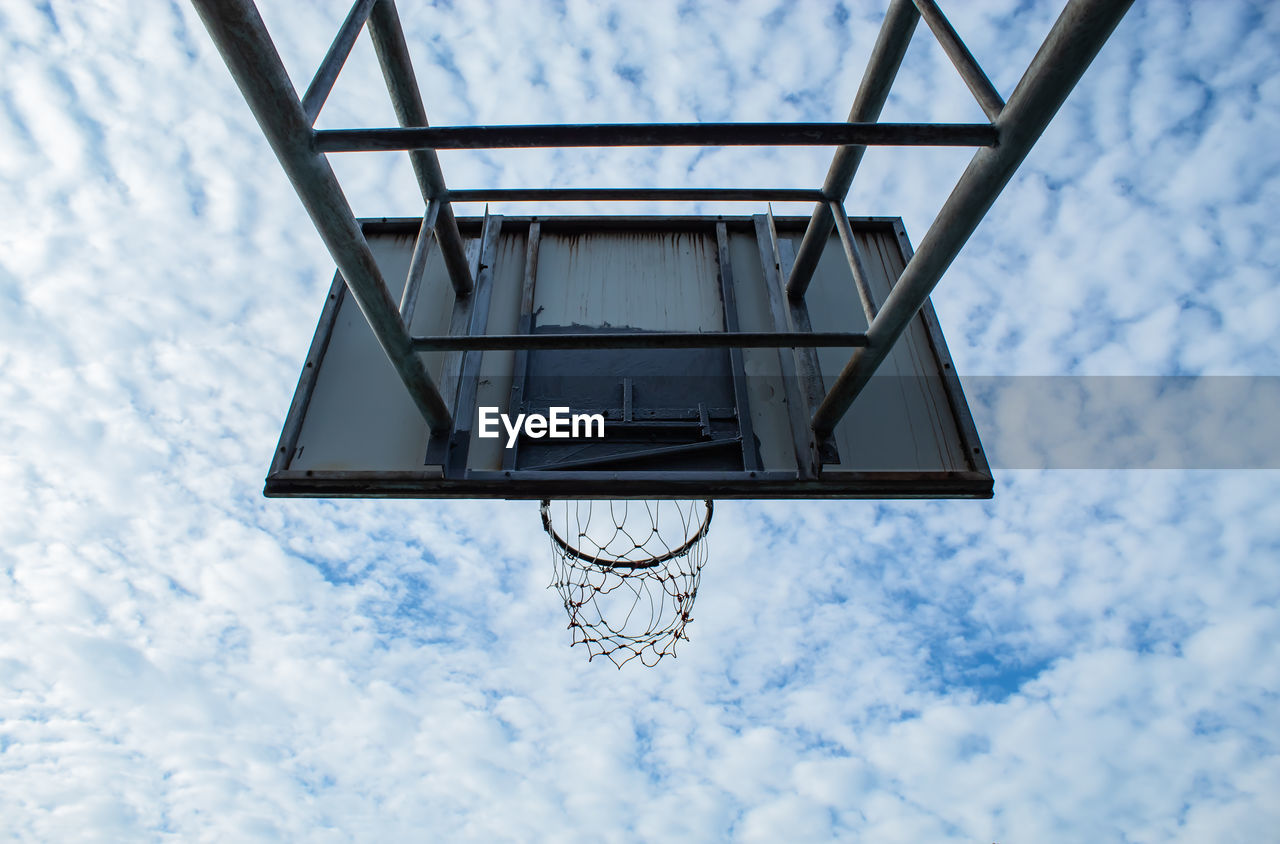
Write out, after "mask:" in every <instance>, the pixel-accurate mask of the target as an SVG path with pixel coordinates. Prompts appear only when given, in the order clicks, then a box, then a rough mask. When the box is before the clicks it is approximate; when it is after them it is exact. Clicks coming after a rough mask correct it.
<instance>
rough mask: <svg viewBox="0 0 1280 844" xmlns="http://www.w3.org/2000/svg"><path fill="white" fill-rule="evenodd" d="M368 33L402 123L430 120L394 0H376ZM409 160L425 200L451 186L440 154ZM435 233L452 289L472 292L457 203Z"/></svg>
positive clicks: (445, 210) (443, 212)
mask: <svg viewBox="0 0 1280 844" xmlns="http://www.w3.org/2000/svg"><path fill="white" fill-rule="evenodd" d="M369 37H370V38H371V39H372V40H373V49H374V51H375V52H376V53H377V54H378V63H379V64H380V65H381V66H382V77H383V79H384V80H385V81H386V83H387V92H388V93H389V94H390V95H391V104H392V105H393V106H394V107H395V111H396V118H397V119H398V120H399V121H400V125H401V126H405V127H425V126H427V125H428V124H427V110H426V109H425V108H423V105H422V94H421V92H420V91H419V90H418V80H417V78H415V77H414V75H413V62H412V61H411V60H410V58H409V47H408V45H407V44H405V42H404V30H403V29H402V28H401V27H400V16H399V15H398V14H396V6H395V3H394V2H393V0H377V2H376V3H374V4H373V12H372V13H371V14H370V15H369ZM409 160H410V162H411V163H412V164H413V172H414V175H415V176H416V177H417V179H418V188H419V190H420V191H421V192H422V201H423V202H424V203H427V204H430V202H431V200H433V199H435V198H436V197H438V196H440V195H441V194H443V193H445V191H446V190H447V188H445V185H444V174H443V173H441V172H440V159H438V158H437V157H436V154H435V153H434V152H433V151H430V150H415V151H413V152H410V153H409ZM436 239H437V240H438V241H439V243H440V252H441V254H442V255H443V256H444V265H445V269H447V270H448V271H449V281H450V282H452V284H453V291H454V294H455V295H456V296H458V297H459V298H465V297H467V296H470V295H471V289H472V287H473V286H474V285H473V283H472V280H471V267H470V265H469V264H468V262H467V250H466V247H465V246H464V245H463V242H462V234H461V233H460V232H459V231H458V221H457V220H456V219H454V216H453V208H452V207H450V205H449V204H448V203H447V202H446V203H445V204H444V205H442V206H441V207H440V214H439V216H438V217H437V220H436Z"/></svg>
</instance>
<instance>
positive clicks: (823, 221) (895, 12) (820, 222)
mask: <svg viewBox="0 0 1280 844" xmlns="http://www.w3.org/2000/svg"><path fill="white" fill-rule="evenodd" d="M919 19H920V13H919V12H917V11H916V7H915V6H913V5H911V0H893V2H892V3H890V4H889V10H888V11H887V12H885V15H884V23H883V24H881V26H880V35H879V36H877V38H876V45H875V47H874V48H873V49H872V51H871V58H870V60H869V61H868V62H867V70H866V72H865V73H864V74H863V76H862V84H861V85H859V86H858V93H857V95H856V96H855V97H854V98H853V108H852V109H850V111H849V122H850V123H871V122H874V121H876V120H878V119H879V117H880V111H881V110H882V109H883V108H884V102H885V100H886V99H888V97H889V88H890V87H891V86H892V85H893V78H894V77H895V76H897V74H898V67H899V65H901V64H902V57H903V56H904V55H906V52H907V45H908V44H910V43H911V35H912V33H914V32H915V29H916V21H918V20H919ZM866 151H867V148H866V147H865V146H846V147H841V148H840V149H838V150H836V154H835V158H833V159H832V161H831V169H829V170H828V171H827V180H826V182H824V183H823V185H822V193H823V195H824V196H825V197H826V200H825V201H823V202H819V203H818V204H817V205H816V206H815V207H814V209H813V216H812V217H811V218H810V219H809V227H808V228H807V229H805V232H804V240H802V241H801V242H800V250H799V251H798V252H796V262H795V264H793V265H792V267H791V277H790V278H789V279H787V295H788V296H789V297H791V298H792V299H800V298H803V297H804V292H805V291H806V290H808V289H809V282H810V281H812V280H813V271H814V270H816V269H817V268H818V259H819V258H821V257H822V252H823V250H825V249H826V248H827V238H829V237H830V236H831V226H832V225H833V224H834V223H835V221H834V220H833V219H832V217H831V208H830V207H829V206H828V205H827V202H841V203H843V202H844V198H845V196H846V195H848V193H849V186H850V185H851V184H853V176H854V174H855V173H857V172H858V165H859V164H861V163H862V155H863V153H865V152H866Z"/></svg>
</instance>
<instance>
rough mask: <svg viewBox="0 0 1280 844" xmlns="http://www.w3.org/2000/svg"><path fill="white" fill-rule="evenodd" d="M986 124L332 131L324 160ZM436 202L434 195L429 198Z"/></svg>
mask: <svg viewBox="0 0 1280 844" xmlns="http://www.w3.org/2000/svg"><path fill="white" fill-rule="evenodd" d="M996 140H997V138H996V131H995V130H994V129H992V128H991V127H990V126H989V125H987V124H986V123H948V124H938V123H852V122H850V123H589V124H578V125H571V124H557V125H550V126H443V127H432V128H415V129H409V128H401V129H328V130H324V131H318V132H316V140H315V144H316V149H317V150H319V151H320V152H393V151H396V150H406V149H407V150H411V151H418V150H437V149H526V148H530V147H674V146H702V147H706V146H712V147H727V146H736V147H741V146H839V145H841V144H860V145H863V146H932V147H979V146H995V144H996ZM432 195H434V193H433V194H432Z"/></svg>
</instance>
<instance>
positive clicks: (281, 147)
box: [192, 0, 451, 431]
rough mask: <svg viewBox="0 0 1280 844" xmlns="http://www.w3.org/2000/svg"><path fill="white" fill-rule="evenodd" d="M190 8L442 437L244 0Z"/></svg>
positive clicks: (434, 398) (440, 414)
mask: <svg viewBox="0 0 1280 844" xmlns="http://www.w3.org/2000/svg"><path fill="white" fill-rule="evenodd" d="M192 2H193V3H194V5H195V8H196V11H197V12H198V13H199V15H200V18H201V20H203V21H204V25H205V29H207V30H208V31H209V35H210V37H212V38H213V42H214V44H215V45H217V48H218V52H219V53H221V54H222V59H223V61H224V62H225V63H226V65H227V69H228V70H230V71H231V76H232V78H233V79H235V82H236V85H237V86H239V88H240V92H241V93H242V94H243V95H244V98H245V100H246V102H248V104H249V108H250V110H251V111H252V112H253V116H254V117H255V118H257V121H258V125H259V126H261V127H262V133H263V134H264V135H265V136H266V138H267V142H268V143H270V144H271V149H272V150H273V151H274V152H275V154H276V158H278V159H279V160H280V166H281V167H282V168H283V169H284V172H285V175H287V176H288V177H289V181H290V182H292V183H293V189H294V190H295V191H297V194H298V198H299V199H301V200H302V204H303V207H305V208H306V209H307V213H308V214H309V215H311V221H312V222H313V223H314V224H315V227H316V231H317V232H319V234H320V238H321V239H322V240H323V241H324V245H325V246H326V247H327V248H328V250H329V254H330V255H332V256H333V260H334V262H335V263H336V264H337V265H338V270H339V271H340V272H341V273H342V277H343V279H345V280H346V283H347V288H348V289H349V290H350V291H351V294H352V295H353V296H354V297H355V300H356V302H357V304H358V305H359V306H360V310H361V311H362V312H363V313H364V315H365V318H366V319H367V320H368V321H369V326H370V327H371V328H372V329H373V333H374V336H376V337H377V338H378V343H379V344H380V345H381V346H382V350H383V351H384V352H386V355H387V358H388V359H389V360H390V361H391V364H392V366H394V367H395V370H396V373H397V374H398V375H399V376H400V379H401V380H402V381H403V382H404V385H405V387H406V388H407V389H408V390H409V395H410V396H412V397H413V401H414V403H415V404H416V405H417V406H418V409H419V410H420V411H421V412H422V415H423V417H424V418H425V419H426V420H427V423H428V424H429V425H431V427H432V429H435V430H445V431H447V430H449V427H450V424H451V419H450V416H449V410H448V408H447V407H446V406H445V403H444V400H443V399H442V398H441V396H440V393H439V391H438V390H437V389H436V386H435V384H434V383H433V382H432V380H431V376H430V375H429V374H427V371H426V369H425V368H424V367H423V365H422V360H421V359H420V358H419V357H418V356H417V355H415V354H414V353H413V348H412V343H411V340H410V337H409V332H408V331H407V330H406V329H405V326H404V323H403V322H401V321H400V312H399V309H398V308H397V306H396V303H395V301H394V300H393V299H392V298H391V293H390V291H388V289H387V285H386V282H385V281H383V278H382V273H381V272H380V271H379V270H378V265H377V264H376V263H375V262H374V259H373V254H372V253H371V252H370V251H369V244H368V243H367V242H366V241H365V239H364V235H363V233H361V231H360V225H359V224H358V223H357V222H356V219H355V217H354V216H353V215H352V213H351V207H350V206H349V205H348V204H347V199H346V197H345V196H343V193H342V188H341V187H340V186H339V184H338V179H337V177H336V176H334V174H333V170H332V169H331V168H330V167H329V162H328V161H327V160H326V159H325V157H324V156H323V155H321V154H320V153H318V152H316V151H315V150H314V149H313V148H312V146H311V125H310V124H309V123H308V122H307V116H306V114H305V113H304V112H303V110H302V104H301V103H300V102H299V101H298V97H297V94H296V93H295V92H294V88H293V83H292V82H290V81H289V76H288V74H287V73H285V69H284V65H283V64H281V62H280V56H279V55H277V53H276V50H275V46H274V45H273V44H272V43H271V37H270V35H268V34H267V29H266V27H265V26H264V25H263V23H262V18H261V16H259V14H258V10H257V8H256V7H255V6H254V5H253V3H252V2H251V0H192Z"/></svg>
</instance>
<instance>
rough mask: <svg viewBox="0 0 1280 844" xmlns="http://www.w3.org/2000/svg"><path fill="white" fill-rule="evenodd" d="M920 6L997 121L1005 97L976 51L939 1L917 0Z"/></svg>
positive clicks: (981, 103) (945, 49) (949, 55)
mask: <svg viewBox="0 0 1280 844" xmlns="http://www.w3.org/2000/svg"><path fill="white" fill-rule="evenodd" d="M913 2H914V3H915V4H916V9H917V10H918V11H919V12H920V17H922V18H924V22H925V24H926V25H927V26H928V27H929V29H930V30H931V31H932V32H933V36H934V37H935V38H937V39H938V44H940V45H941V46H942V49H943V52H945V53H946V54H947V58H949V59H951V63H952V64H953V65H955V68H956V71H957V72H958V73H959V74H960V78H961V79H963V80H964V84H966V85H968V86H969V90H970V92H972V93H973V98H974V99H975V100H977V101H978V105H979V106H981V108H982V111H983V113H985V114H986V115H987V119H988V120H995V119H996V118H997V117H999V116H1000V112H1001V110H1003V109H1004V100H1002V99H1000V92H999V91H997V90H996V87H995V86H994V85H992V84H991V80H990V79H988V78H987V75H986V74H985V73H983V72H982V68H980V67H979V66H978V62H977V61H976V60H975V59H974V58H973V53H970V52H969V48H968V47H966V46H965V45H964V42H963V41H961V40H960V36H959V35H958V34H957V33H956V31H955V29H954V28H953V27H952V26H951V22H950V21H949V20H947V18H946V16H945V15H943V14H942V10H941V9H939V8H938V4H937V3H935V2H934V0H913Z"/></svg>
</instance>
